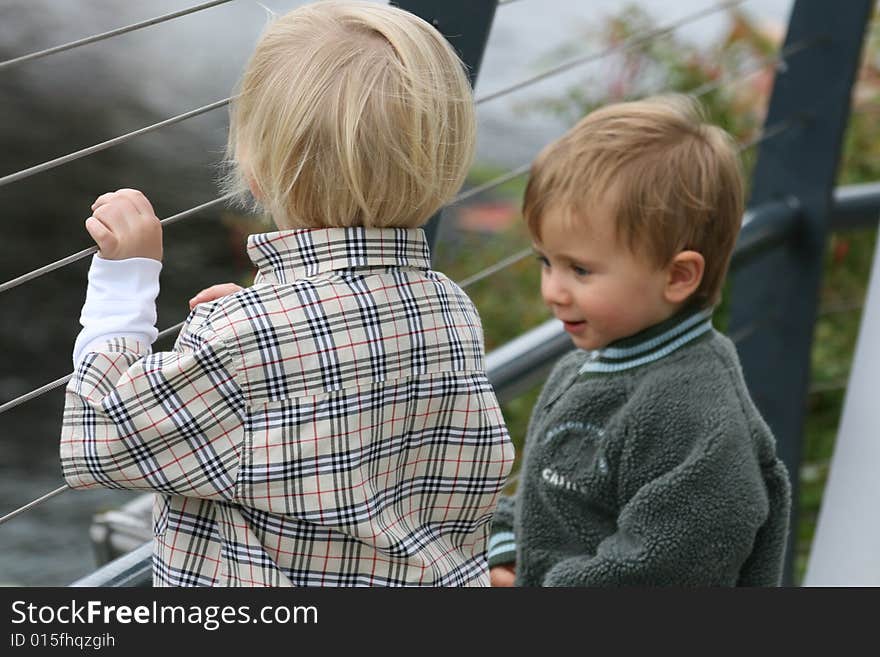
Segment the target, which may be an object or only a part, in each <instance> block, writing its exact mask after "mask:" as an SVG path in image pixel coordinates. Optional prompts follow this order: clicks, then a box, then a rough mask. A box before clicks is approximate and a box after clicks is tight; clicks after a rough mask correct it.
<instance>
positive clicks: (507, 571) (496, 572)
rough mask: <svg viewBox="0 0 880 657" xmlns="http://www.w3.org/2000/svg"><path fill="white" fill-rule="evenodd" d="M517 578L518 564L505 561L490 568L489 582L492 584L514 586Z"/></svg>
mask: <svg viewBox="0 0 880 657" xmlns="http://www.w3.org/2000/svg"><path fill="white" fill-rule="evenodd" d="M515 580H516V565H515V564H512V563H505V564H502V565H500V566H493V567H492V568H490V569H489V583H490V584H491V585H492V586H513V582H514V581H515Z"/></svg>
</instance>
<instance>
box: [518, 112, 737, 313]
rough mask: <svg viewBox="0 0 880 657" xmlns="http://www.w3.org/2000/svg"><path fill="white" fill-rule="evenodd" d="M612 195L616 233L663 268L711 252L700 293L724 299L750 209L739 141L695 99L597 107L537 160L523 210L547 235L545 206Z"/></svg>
mask: <svg viewBox="0 0 880 657" xmlns="http://www.w3.org/2000/svg"><path fill="white" fill-rule="evenodd" d="M601 201H604V202H608V203H610V204H611V207H612V209H613V210H612V211H613V213H614V216H615V217H616V220H617V226H616V228H617V235H618V238H619V239H622V240H623V242H624V244H625V245H626V246H627V247H628V248H629V249H630V250H631V251H632V252H634V253H637V254H640V255H644V256H645V257H647V258H649V259H650V260H651V261H652V262H653V263H654V264H656V265H657V267H663V266H665V265H667V264H668V263H669V262H671V260H672V258H673V257H674V256H675V255H676V254H677V253H679V252H681V251H683V250H693V251H697V252H699V253H700V254H702V256H703V258H704V259H705V262H706V265H705V271H704V274H703V279H702V281H701V283H700V286H699V287H698V288H697V290H696V291H695V292H694V295H693V298H694V299H698V300H699V301H700V303H701V304H702V305H712V304H715V303H717V302H718V300H719V297H720V295H721V287H722V284H723V282H724V277H725V275H726V273H727V267H728V265H729V263H730V256H731V253H732V252H733V247H734V244H735V243H736V237H737V234H738V233H739V229H740V225H741V222H742V214H743V182H742V172H741V168H740V162H739V156H738V153H737V149H736V146H735V144H734V142H733V140H732V139H731V137H730V135H728V134H727V133H726V132H725V131H724V130H722V129H721V128H719V127H717V126H713V125H709V124H707V123H706V120H705V118H704V115H703V112H702V108H701V107H700V105H699V104H698V103H697V101H696V100H694V99H693V98H691V97H688V96H682V95H667V96H655V97H651V98H646V99H644V100H639V101H634V102H626V103H617V104H613V105H608V106H605V107H603V108H601V109H599V110H596V111H594V112H591V113H590V114H588V115H587V116H585V117H584V118H583V119H581V121H580V122H579V123H578V124H577V125H575V126H574V128H572V129H571V130H569V131H568V132H567V133H566V134H565V135H563V136H562V137H561V138H560V139H558V140H557V141H555V142H553V143H551V144H550V145H548V146H547V147H546V148H545V149H544V150H543V151H542V152H541V153H540V154H539V155H538V157H537V158H536V159H535V162H534V163H533V164H532V169H531V175H530V178H529V182H528V185H527V187H526V192H525V199H524V203H523V215H524V216H525V219H526V222H527V224H528V226H529V230H530V231H531V233H532V234H533V235H534V236H535V237H536V238H537V239H540V232H541V218H542V216H543V214H544V213H545V212H546V211H547V210H548V209H551V208H552V209H556V210H559V209H561V210H564V211H566V212H568V213H569V214H570V216H571V217H572V220H575V221H576V220H578V218H584V217H589V214H590V207H591V206H593V205H594V204H596V203H597V202H601Z"/></svg>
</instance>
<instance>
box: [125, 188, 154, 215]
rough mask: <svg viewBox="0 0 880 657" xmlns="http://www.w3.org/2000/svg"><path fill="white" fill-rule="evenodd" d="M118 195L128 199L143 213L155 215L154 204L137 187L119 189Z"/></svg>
mask: <svg viewBox="0 0 880 657" xmlns="http://www.w3.org/2000/svg"><path fill="white" fill-rule="evenodd" d="M116 195H117V196H120V197H123V198H126V199H128V200H129V201H130V202H131V203H132V204H133V205H134V207H136V208H137V211H138V212H139V213H140V214H142V215H147V216H155V214H156V213H155V211H154V210H153V205H152V203H150V201H149V199H148V198H147V197H146V196H144V194H143V192H140V191H138V190H137V189H117V190H116Z"/></svg>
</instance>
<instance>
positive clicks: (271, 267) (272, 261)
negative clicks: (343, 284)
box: [247, 227, 431, 283]
mask: <svg viewBox="0 0 880 657" xmlns="http://www.w3.org/2000/svg"><path fill="white" fill-rule="evenodd" d="M247 252H248V256H249V257H250V259H251V260H252V261H253V263H254V264H255V265H256V266H257V268H258V269H259V272H258V274H257V276H258V277H259V280H260V282H265V283H290V282H292V281H294V280H296V279H298V278H306V277H309V276H317V275H318V274H322V273H325V272H329V271H334V270H339V269H350V268H352V267H382V266H393V267H411V268H415V269H429V268H430V267H431V256H430V251H429V250H428V242H427V240H426V239H425V231H423V230H422V229H421V228H362V227H353V228H303V229H297V230H284V231H278V232H274V233H258V234H256V235H251V236H249V237H248V243H247Z"/></svg>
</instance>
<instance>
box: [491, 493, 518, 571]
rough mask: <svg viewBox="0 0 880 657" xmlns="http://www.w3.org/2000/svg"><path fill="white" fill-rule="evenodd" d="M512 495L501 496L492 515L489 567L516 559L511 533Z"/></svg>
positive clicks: (513, 537) (514, 541) (514, 542)
mask: <svg viewBox="0 0 880 657" xmlns="http://www.w3.org/2000/svg"><path fill="white" fill-rule="evenodd" d="M513 505H514V498H513V497H507V496H505V497H502V498H501V499H500V500H498V507H497V508H496V509H495V515H494V516H493V517H492V534H491V536H490V537H489V567H490V568H492V567H494V566H500V565H502V564H506V563H513V562H514V561H516V537H515V536H514V534H513Z"/></svg>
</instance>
